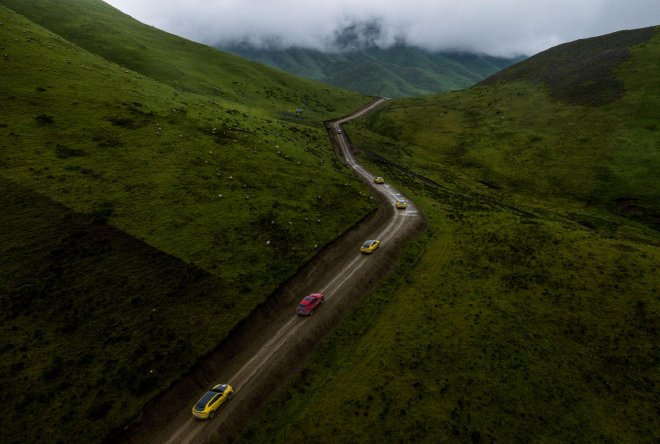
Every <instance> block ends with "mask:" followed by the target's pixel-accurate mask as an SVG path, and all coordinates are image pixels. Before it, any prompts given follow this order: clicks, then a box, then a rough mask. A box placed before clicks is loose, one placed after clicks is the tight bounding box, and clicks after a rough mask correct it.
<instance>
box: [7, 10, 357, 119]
mask: <svg viewBox="0 0 660 444" xmlns="http://www.w3.org/2000/svg"><path fill="white" fill-rule="evenodd" d="M0 5H4V6H6V7H8V8H10V9H13V10H14V11H15V12H17V13H19V14H22V15H24V16H26V17H28V18H29V19H30V20H32V21H33V22H35V23H37V24H39V25H41V26H44V27H46V28H47V29H49V30H51V31H53V32H55V33H56V34H59V35H60V36H62V37H64V38H65V39H67V40H68V41H70V42H72V43H75V44H76V45H78V46H79V47H81V48H84V49H86V50H88V51H89V52H92V53H94V54H97V55H99V56H101V57H103V58H105V59H107V60H111V61H113V62H114V63H116V64H118V65H121V66H123V67H126V68H128V69H130V70H132V71H135V72H139V73H141V74H144V75H145V76H147V77H149V78H151V79H154V80H158V81H160V82H163V83H165V84H167V85H170V86H173V87H175V88H176V89H177V90H185V91H189V92H194V93H199V94H207V95H212V96H215V97H217V98H219V99H225V100H229V101H232V102H238V103H241V104H243V105H245V106H257V107H260V108H265V109H269V110H273V109H277V110H282V109H291V107H292V106H293V107H294V108H295V107H296V106H302V107H303V108H305V110H306V112H307V113H308V114H312V115H318V116H321V117H322V118H324V119H327V118H329V117H331V116H334V115H336V113H337V112H340V113H341V112H342V111H343V110H344V109H348V108H350V107H351V106H359V104H360V103H362V101H363V99H361V98H360V96H359V95H357V94H353V93H350V92H348V91H342V90H340V89H337V88H331V87H327V86H323V85H321V84H318V83H315V82H310V81H305V80H302V79H299V78H296V77H293V76H291V75H287V74H285V73H282V72H281V71H278V70H275V69H270V68H267V67H265V66H263V65H260V64H257V63H252V62H248V61H246V60H244V59H241V58H239V57H236V56H234V55H231V54H227V53H223V52H221V51H218V50H216V49H213V48H211V47H208V46H205V45H200V44H197V43H193V42H191V41H189V40H185V39H182V38H180V37H177V36H174V35H172V34H168V33H166V32H163V31H160V30H158V29H156V28H153V27H151V26H147V25H144V24H142V23H139V22H137V21H136V20H133V19H132V18H131V17H129V16H128V15H125V14H123V13H121V12H120V11H118V10H117V9H115V8H113V7H112V6H110V5H108V4H106V3H103V2H102V1H100V0H50V1H49V2H48V7H44V2H43V1H40V0H2V1H0Z"/></svg>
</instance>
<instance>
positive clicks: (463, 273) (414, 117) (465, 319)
mask: <svg viewBox="0 0 660 444" xmlns="http://www.w3.org/2000/svg"><path fill="white" fill-rule="evenodd" d="M659 63H660V29H659V28H658V27H656V28H650V29H641V30H633V31H626V32H622V33H616V34H613V35H608V36H602V37H597V38H593V39H587V40H583V41H578V42H575V43H569V44H566V45H562V46H560V47H558V48H554V49H551V50H548V51H547V52H545V53H542V54H539V55H538V56H536V57H533V58H531V59H529V60H527V61H524V62H522V63H520V64H518V65H514V66H513V67H511V68H510V69H509V70H505V71H504V72H502V73H501V74H498V75H497V76H495V77H494V78H491V79H489V80H488V81H486V82H483V83H481V84H480V85H478V86H475V87H473V88H470V89H469V90H466V91H461V92H454V93H448V94H441V95H436V96H431V97H423V98H415V99H403V100H397V101H391V102H389V104H388V105H387V106H386V107H384V108H383V109H382V110H381V111H379V112H377V113H375V114H374V115H372V116H370V117H367V118H365V120H364V121H362V122H360V123H357V124H352V125H351V126H349V127H348V128H347V132H348V133H349V134H350V136H351V139H352V140H353V141H354V143H356V144H357V145H358V147H359V148H360V150H361V152H362V159H361V160H362V161H363V162H365V163H367V164H369V165H370V166H369V168H370V169H371V170H372V171H374V173H375V174H378V175H382V176H384V177H385V179H386V180H387V181H390V182H392V183H394V184H395V185H396V186H397V187H401V189H402V190H403V191H404V192H405V194H406V195H408V196H410V198H411V199H413V201H414V202H415V204H416V206H417V207H418V208H419V209H420V210H422V211H423V212H424V213H425V215H426V217H427V219H428V223H429V230H428V232H427V234H426V235H425V236H424V237H423V238H422V239H421V240H419V241H418V242H417V244H416V245H414V246H412V247H410V248H409V249H408V252H407V254H406V256H405V257H404V258H403V261H402V262H401V264H400V265H399V270H398V273H397V275H396V276H394V277H392V278H390V279H388V280H387V281H386V282H385V284H384V285H383V286H382V287H381V288H380V289H379V290H377V291H374V292H373V293H372V294H370V295H368V297H366V298H365V299H364V302H361V303H360V304H359V305H358V307H357V308H356V309H355V312H354V313H352V314H351V315H350V316H349V319H348V320H347V321H346V322H345V323H343V325H342V326H341V327H340V328H339V329H338V331H337V332H336V333H335V334H333V336H332V337H330V338H329V340H328V341H327V342H325V343H324V344H323V345H322V346H321V347H320V350H319V351H318V353H317V354H316V356H315V358H313V359H312V361H311V362H310V363H309V364H308V365H307V366H306V368H305V369H304V370H303V372H302V374H301V375H300V376H299V377H298V378H297V379H296V380H295V382H294V383H293V384H292V386H291V387H289V388H287V389H285V390H283V391H282V393H280V395H279V396H278V397H277V398H276V399H274V400H273V401H272V402H271V403H270V405H269V406H268V407H267V408H266V409H265V410H264V411H263V413H262V414H261V415H260V416H258V417H257V418H256V419H255V421H253V423H252V425H251V427H250V428H249V430H247V431H246V432H245V434H244V435H243V436H242V439H244V440H246V441H249V442H262V441H266V440H267V441H269V442H302V441H307V442H366V441H369V442H378V441H382V442H391V441H393V440H401V441H406V442H655V441H658V439H660V422H659V420H658V415H657V406H658V403H659V400H660V392H659V390H658V381H660V370H659V369H660V349H659V348H658V344H659V340H658V339H659V338H658V332H660V299H659V298H658V293H659V292H660V277H659V275H658V273H657V270H658V268H660V249H659V247H660V234H659V231H658V230H659V229H660V225H659V220H660V219H659V217H658V216H659V215H660V207H659V205H660V145H659V141H660V137H659V136H658V125H657V122H660V65H659Z"/></svg>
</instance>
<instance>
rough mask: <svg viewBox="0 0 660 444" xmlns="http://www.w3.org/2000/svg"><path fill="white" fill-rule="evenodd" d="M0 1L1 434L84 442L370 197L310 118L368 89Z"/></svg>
mask: <svg viewBox="0 0 660 444" xmlns="http://www.w3.org/2000/svg"><path fill="white" fill-rule="evenodd" d="M0 5H6V6H10V7H12V8H15V9H16V10H19V11H20V14H19V13H16V12H15V11H12V10H10V9H7V8H5V7H4V6H0V47H2V50H1V51H0V71H1V72H2V82H1V83H0V98H1V100H2V103H3V106H2V107H1V108H0V140H2V150H1V152H0V190H1V192H0V196H1V198H0V226H1V230H0V250H1V251H2V255H3V256H2V260H1V261H0V264H1V265H0V316H1V322H2V327H1V329H2V331H1V332H0V380H1V381H2V387H3V389H2V394H1V396H2V399H1V400H2V402H1V404H0V405H1V407H0V418H1V419H0V430H1V431H0V441H2V442H14V441H24V442H43V441H48V442H75V441H77V442H88V441H90V440H91V441H98V440H100V439H101V438H102V437H104V436H107V435H108V433H110V432H111V431H112V430H113V429H115V428H117V427H121V426H122V425H123V424H125V423H126V422H127V421H128V420H129V419H130V418H131V417H132V416H134V415H135V414H136V413H137V412H138V411H139V409H140V408H141V406H142V405H143V404H144V403H145V402H146V401H147V400H149V399H150V398H152V397H153V396H154V395H155V394H157V393H158V392H160V391H161V390H162V389H164V388H165V387H167V385H168V384H170V383H171V382H172V381H174V380H175V379H176V378H177V377H178V376H180V375H181V374H182V373H184V372H186V371H187V370H188V369H189V368H191V367H192V366H194V365H195V363H196V362H197V360H198V359H200V357H201V356H203V355H204V354H205V353H207V352H209V351H210V350H212V349H213V348H214V347H215V346H216V345H217V344H218V343H219V342H220V341H221V340H222V339H223V338H224V337H225V336H226V335H227V333H228V332H229V331H230V330H231V329H232V327H233V326H235V325H236V324H237V323H238V322H239V321H240V320H241V319H242V318H243V317H245V316H246V315H247V314H248V313H250V312H251V311H252V310H253V309H254V308H255V307H256V306H257V305H258V304H260V303H261V302H263V301H264V300H265V299H266V298H267V297H268V295H270V294H271V293H272V292H273V290H274V289H275V288H276V287H277V286H278V285H279V284H280V283H282V282H283V281H284V280H285V279H286V278H288V277H289V276H291V275H292V274H293V273H295V271H296V269H297V268H298V267H299V266H300V265H302V264H303V263H304V262H305V261H306V260H308V259H309V258H310V257H311V256H312V255H314V254H315V252H316V251H318V249H319V248H321V246H323V245H324V244H326V243H327V242H329V241H330V240H332V239H334V238H335V237H336V236H337V235H338V234H339V233H341V232H343V231H344V230H345V229H346V228H348V227H349V226H350V225H352V224H353V223H355V222H356V221H357V220H359V219H360V218H361V217H363V216H364V215H365V214H367V213H368V212H369V211H370V210H371V209H372V203H371V202H370V201H369V200H368V199H367V198H366V197H365V196H364V193H363V192H364V188H363V186H362V185H361V184H360V183H359V182H358V181H357V180H356V179H355V178H354V176H353V175H352V174H351V173H350V172H349V171H348V169H347V168H345V167H343V166H342V165H340V163H339V162H338V161H337V159H336V158H335V156H334V154H333V152H332V150H331V149H330V147H329V145H328V141H327V135H326V132H325V129H324V128H323V126H322V124H321V121H322V120H325V119H327V118H329V117H330V116H336V115H341V114H344V113H347V112H349V111H352V110H353V109H355V108H357V107H358V106H359V105H361V104H363V103H365V102H366V101H367V99H366V98H364V97H361V96H359V95H357V94H353V93H350V92H346V91H339V90H337V89H335V88H332V87H329V86H326V85H322V84H319V83H315V82H311V81H306V80H299V79H295V78H293V77H292V76H289V75H287V74H284V73H281V72H279V71H276V70H272V69H270V68H266V67H261V66H259V65H257V64H254V63H252V62H244V61H241V60H240V59H238V58H237V57H235V56H231V55H226V54H222V53H220V52H219V51H216V50H214V49H210V48H206V47H203V46H201V45H197V44H194V43H191V42H187V41H185V40H183V39H179V38H177V37H174V36H171V35H169V34H166V33H163V32H161V31H158V30H156V29H153V28H151V27H148V26H144V25H141V24H139V23H137V22H135V21H132V20H131V19H130V18H128V17H127V16H125V15H123V14H121V13H119V12H118V11H116V10H114V9H112V8H110V7H108V6H107V5H106V4H104V3H102V2H99V1H91V0H87V1H83V0H80V1H61V2H58V1H52V2H48V3H47V4H46V5H45V4H44V2H41V1H23V0H21V1H4V0H3V1H0ZM21 14H22V15H21ZM31 19H33V20H34V21H31ZM35 21H37V22H39V23H40V24H41V26H39V25H37V24H35ZM298 106H303V107H304V109H305V111H304V112H305V118H304V119H299V118H296V117H292V115H293V114H292V113H290V112H289V110H293V109H295V108H296V107H298ZM361 191H362V193H361Z"/></svg>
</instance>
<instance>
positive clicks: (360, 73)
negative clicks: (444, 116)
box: [223, 45, 520, 97]
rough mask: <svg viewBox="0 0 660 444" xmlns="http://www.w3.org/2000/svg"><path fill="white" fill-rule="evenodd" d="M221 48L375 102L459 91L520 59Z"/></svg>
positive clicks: (399, 50) (416, 51)
mask: <svg viewBox="0 0 660 444" xmlns="http://www.w3.org/2000/svg"><path fill="white" fill-rule="evenodd" d="M223 49H225V50H226V51H229V52H233V53H234V54H238V55H240V56H242V57H245V58H248V59H251V60H255V61H257V62H261V63H265V64H267V65H270V66H274V67H276V68H279V69H282V70H284V71H286V72H289V73H291V74H295V75H297V76H301V77H306V78H309V79H314V80H320V81H323V82H327V83H329V84H331V85H335V86H340V87H342V88H348V89H350V90H353V91H358V92H361V93H363V94H368V95H375V96H381V97H406V96H417V95H424V94H434V93H438V92H442V91H451V90H457V89H463V88H466V87H468V86H472V85H474V84H475V83H477V82H478V81H480V80H482V79H484V78H485V77H488V76H489V75H491V74H494V73H496V72H497V71H499V70H501V69H503V68H506V67H507V66H509V65H511V64H512V63H514V62H516V61H518V60H520V58H514V59H507V58H499V57H491V56H485V55H476V54H466V53H444V52H430V51H426V50H424V49H421V48H417V47H413V46H407V45H396V46H392V47H390V48H385V49H381V48H378V47H376V46H373V47H367V48H363V49H352V50H347V51H345V52H335V53H333V52H321V51H318V50H313V49H305V48H289V49H258V48H255V47H252V46H250V45H236V46H226V47H223Z"/></svg>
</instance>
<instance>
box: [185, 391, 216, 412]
mask: <svg viewBox="0 0 660 444" xmlns="http://www.w3.org/2000/svg"><path fill="white" fill-rule="evenodd" d="M214 396H215V393H214V392H206V393H204V396H202V399H200V400H199V402H197V405H196V406H195V409H196V410H204V409H205V408H206V404H208V403H209V401H210V400H211V398H213V397H214ZM188 405H190V404H188Z"/></svg>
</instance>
